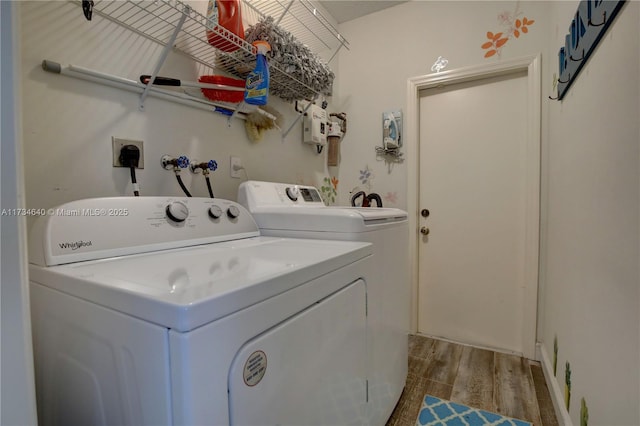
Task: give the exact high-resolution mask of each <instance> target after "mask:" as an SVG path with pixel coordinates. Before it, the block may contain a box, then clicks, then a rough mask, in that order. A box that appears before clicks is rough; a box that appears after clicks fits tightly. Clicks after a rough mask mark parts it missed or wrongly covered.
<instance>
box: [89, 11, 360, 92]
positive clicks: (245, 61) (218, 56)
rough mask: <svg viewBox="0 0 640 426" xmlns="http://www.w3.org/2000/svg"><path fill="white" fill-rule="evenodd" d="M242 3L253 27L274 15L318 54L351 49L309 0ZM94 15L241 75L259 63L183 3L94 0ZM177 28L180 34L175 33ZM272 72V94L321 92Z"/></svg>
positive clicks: (241, 44) (226, 33) (241, 43)
mask: <svg viewBox="0 0 640 426" xmlns="http://www.w3.org/2000/svg"><path fill="white" fill-rule="evenodd" d="M77 3H78V5H80V4H81V2H77ZM242 4H243V9H242V10H243V16H244V17H245V19H246V20H247V21H248V23H249V24H250V25H252V24H254V23H256V22H258V21H259V20H260V19H262V18H264V17H268V16H272V17H273V18H274V20H276V22H277V23H278V25H279V26H280V27H282V28H283V29H285V30H286V31H289V32H290V33H291V34H292V35H293V36H294V37H296V38H297V39H298V40H299V41H300V42H301V43H304V44H305V45H307V46H308V47H309V48H310V49H311V51H312V52H314V53H317V52H320V51H329V52H330V53H331V52H333V56H331V58H333V57H334V56H335V54H336V53H337V52H338V50H339V49H340V48H342V47H346V48H347V49H348V47H349V46H348V42H347V41H346V40H345V39H344V37H342V36H341V35H340V34H339V33H338V31H337V30H336V29H335V27H333V25H331V23H330V22H329V21H328V20H327V19H326V18H325V17H324V16H323V15H322V13H321V12H320V11H319V10H318V9H317V8H316V7H315V6H314V5H313V3H311V1H309V0H288V2H284V1H282V0H244V1H243V3H242ZM93 11H94V13H96V14H98V15H100V16H102V17H104V18H106V19H109V20H111V21H113V22H116V23H117V24H119V25H121V26H123V27H125V28H127V29H129V30H131V31H133V32H135V33H137V34H139V35H142V36H144V37H146V38H149V39H151V40H153V41H155V42H157V43H159V44H161V45H164V46H167V45H168V44H169V43H171V42H172V38H173V37H175V40H174V41H173V45H172V46H171V47H172V48H175V49H177V50H179V51H180V52H182V53H184V54H186V55H187V56H189V57H190V58H191V59H193V60H194V61H196V62H198V63H200V64H202V65H204V66H207V67H210V68H218V69H220V68H222V69H223V70H224V71H227V72H229V73H232V74H235V75H238V76H243V75H246V73H248V72H249V71H250V70H252V69H253V67H254V65H255V53H254V48H253V46H252V45H251V44H249V43H247V42H246V41H244V40H243V39H241V38H239V37H237V36H235V34H233V33H231V32H229V31H227V30H226V29H224V28H222V27H220V26H214V25H212V24H211V22H209V21H208V20H207V18H206V17H205V16H204V15H202V14H201V13H199V12H198V11H196V10H194V9H193V8H192V7H191V6H189V5H188V4H186V3H183V2H181V1H179V0H153V1H149V0H126V1H113V0H96V1H95V2H94V7H93ZM207 29H209V30H212V31H215V32H216V33H217V34H218V35H219V36H220V37H221V38H223V39H225V40H227V41H228V42H229V43H230V44H233V45H235V46H237V47H238V51H236V52H234V53H226V52H222V51H221V50H218V49H216V48H215V47H213V46H211V45H210V44H209V43H208V41H207V37H206V30H207ZM176 30H179V32H178V34H177V35H176V34H175V33H176ZM238 52H240V53H238ZM270 71H271V91H272V92H274V93H275V94H278V93H283V92H286V93H300V94H301V97H300V98H302V97H310V96H311V95H313V94H315V95H317V94H318V91H317V89H315V88H314V87H313V86H312V85H310V84H307V82H305V81H302V79H301V78H296V77H294V76H292V75H291V74H290V73H287V72H285V71H284V70H283V69H281V68H280V67H279V66H278V64H275V63H270Z"/></svg>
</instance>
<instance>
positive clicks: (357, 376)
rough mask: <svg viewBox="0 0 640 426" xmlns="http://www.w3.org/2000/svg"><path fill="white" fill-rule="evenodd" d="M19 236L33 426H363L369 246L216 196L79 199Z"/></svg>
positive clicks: (364, 422)
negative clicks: (27, 299)
mask: <svg viewBox="0 0 640 426" xmlns="http://www.w3.org/2000/svg"><path fill="white" fill-rule="evenodd" d="M52 213H53V214H52V215H49V216H47V217H42V218H40V219H39V220H38V221H37V222H36V223H35V224H34V228H33V229H32V233H31V236H30V243H29V252H30V262H31V264H30V266H29V275H30V278H29V279H30V290H31V310H32V323H33V334H34V356H35V366H36V387H37V400H38V418H39V420H40V422H41V424H42V425H116V424H117V425H135V426H138V425H224V424H231V425H261V426H263V425H276V424H300V425H302V424H305V425H330V424H331V425H337V424H340V425H343V424H344V425H347V424H366V422H367V420H366V399H367V388H366V381H367V379H366V370H365V367H364V363H363V362H362V360H363V359H364V358H365V357H366V350H367V348H366V337H365V333H366V306H365V303H366V283H365V281H364V279H363V278H364V277H365V273H366V271H367V270H368V268H369V267H370V263H369V262H370V260H371V256H370V254H371V245H370V244H366V243H356V242H344V241H343V242H338V241H313V240H299V239H287V238H276V237H263V236H260V235H259V231H258V228H257V226H256V224H255V222H254V221H253V219H252V218H251V216H250V215H249V213H248V212H247V211H246V210H245V209H244V208H243V207H242V206H240V205H238V204H237V203H234V202H231V201H226V200H220V199H215V200H212V199H203V198H163V197H127V198H124V197H123V198H100V199H90V200H81V201H76V202H72V203H68V204H65V205H63V206H60V207H58V208H57V209H54V210H53V211H52Z"/></svg>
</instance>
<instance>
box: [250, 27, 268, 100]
mask: <svg viewBox="0 0 640 426" xmlns="http://www.w3.org/2000/svg"><path fill="white" fill-rule="evenodd" d="M253 46H254V47H255V48H256V51H257V52H256V67H255V69H254V70H253V71H251V72H250V73H249V75H248V76H247V80H246V83H245V90H244V101H245V102H246V103H248V104H251V105H266V104H267V100H268V97H269V64H268V63H267V56H266V55H267V52H269V51H270V50H271V46H270V45H269V43H267V42H266V41H264V40H256V41H254V42H253Z"/></svg>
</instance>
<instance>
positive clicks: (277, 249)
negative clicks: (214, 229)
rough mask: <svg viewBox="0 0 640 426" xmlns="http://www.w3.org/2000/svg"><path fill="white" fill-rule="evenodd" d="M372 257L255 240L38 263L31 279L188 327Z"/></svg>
mask: <svg viewBox="0 0 640 426" xmlns="http://www.w3.org/2000/svg"><path fill="white" fill-rule="evenodd" d="M370 254H371V244H369V243H359V242H349V241H323V240H303V239H286V238H274V237H253V238H248V239H244V240H235V241H226V242H221V243H214V244H207V245H202V246H196V247H188V248H182V249H173V250H164V251H158V252H153V253H144V254H136V255H131V256H123V257H116V258H110V259H103V260H93V261H86V262H78V263H73V264H66V265H59V266H52V267H41V266H37V265H31V266H30V279H31V281H32V282H36V283H39V284H43V285H46V286H48V287H52V288H55V289H57V290H60V291H62V292H65V293H68V294H72V295H74V296H77V297H80V298H82V299H85V300H89V301H91V302H94V303H96V304H99V305H103V306H106V307H109V308H112V309H115V310H118V311H121V312H125V313H127V314H129V315H132V316H135V317H139V318H142V319H145V320H147V321H151V322H154V323H157V324H160V325H163V326H166V327H169V328H173V329H176V330H178V331H188V330H191V329H193V328H195V327H199V326H201V325H203V324H206V323H208V322H211V321H213V320H215V319H218V318H221V317H223V316H226V315H229V314H231V313H233V312H236V311H238V310H240V309H243V308H246V307H248V306H250V305H253V304H255V303H258V302H260V301H263V300H265V299H268V298H270V297H273V296H275V295H277V294H279V293H282V292H284V291H287V290H289V289H291V288H293V287H296V286H298V285H300V284H302V283H305V282H307V281H310V280H313V279H315V278H317V277H320V276H322V275H325V274H327V273H329V272H331V271H334V270H337V269H339V268H342V267H344V266H346V265H348V264H350V263H353V262H355V261H357V260H359V259H362V258H364V257H366V256H368V255H370ZM357 278H359V277H353V279H357ZM345 284H346V283H345Z"/></svg>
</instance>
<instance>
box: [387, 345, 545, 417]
mask: <svg viewBox="0 0 640 426" xmlns="http://www.w3.org/2000/svg"><path fill="white" fill-rule="evenodd" d="M425 394H430V395H433V396H435V397H438V398H442V399H447V400H449V401H455V402H459V403H461V404H465V405H468V406H470V407H474V408H480V409H484V410H487V411H491V412H494V413H500V414H502V415H505V416H508V417H513V418H516V419H521V420H526V421H529V422H531V423H533V425H534V426H557V425H558V422H557V420H556V416H555V413H554V411H553V403H552V402H551V396H550V394H549V389H548V388H547V384H546V382H545V379H544V375H543V372H542V368H541V366H540V363H538V362H536V361H530V360H528V359H526V358H522V357H519V356H515V355H508V354H504V353H499V352H492V351H489V350H484V349H478V348H473V347H470V346H464V345H458V344H455V343H450V342H446V341H442V340H436V339H431V338H428V337H424V336H416V335H411V336H409V374H408V376H407V384H406V386H405V389H404V392H403V393H402V396H401V397H400V401H398V404H397V405H396V408H395V410H394V411H393V414H392V415H391V417H390V418H389V421H388V422H387V426H414V425H415V422H416V418H417V416H418V412H419V411H420V407H421V406H422V400H423V398H424V395H425Z"/></svg>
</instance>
